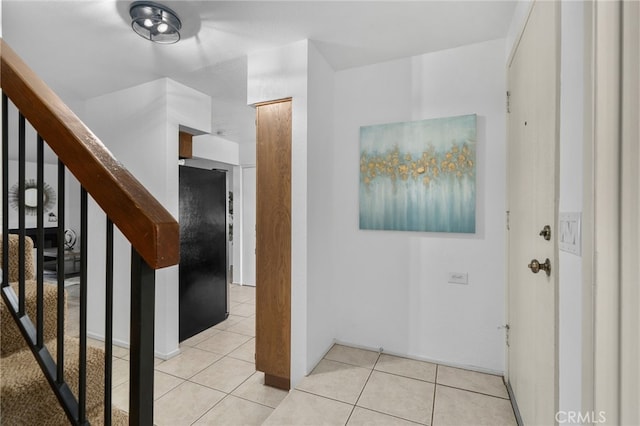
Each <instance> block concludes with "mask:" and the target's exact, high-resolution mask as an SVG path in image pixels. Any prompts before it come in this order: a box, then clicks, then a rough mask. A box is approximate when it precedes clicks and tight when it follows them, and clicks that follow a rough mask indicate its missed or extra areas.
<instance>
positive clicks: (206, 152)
mask: <svg viewBox="0 0 640 426" xmlns="http://www.w3.org/2000/svg"><path fill="white" fill-rule="evenodd" d="M192 154H193V156H194V157H200V158H206V159H208V160H213V161H219V162H221V163H227V164H233V165H239V164H240V146H239V145H238V144H237V143H236V142H233V141H230V140H227V139H224V138H221V137H219V136H213V135H200V136H194V137H193V150H192Z"/></svg>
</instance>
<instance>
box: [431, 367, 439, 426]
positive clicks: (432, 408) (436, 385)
mask: <svg viewBox="0 0 640 426" xmlns="http://www.w3.org/2000/svg"><path fill="white" fill-rule="evenodd" d="M439 367H440V365H439V364H436V375H435V377H434V378H433V380H434V382H435V383H434V384H433V401H432V402H431V421H430V422H429V425H431V426H433V417H434V416H435V415H436V389H437V388H438V368H439Z"/></svg>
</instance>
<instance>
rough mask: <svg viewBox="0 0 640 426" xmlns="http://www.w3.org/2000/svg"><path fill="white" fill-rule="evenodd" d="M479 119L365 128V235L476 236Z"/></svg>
mask: <svg viewBox="0 0 640 426" xmlns="http://www.w3.org/2000/svg"><path fill="white" fill-rule="evenodd" d="M476 121H477V119H476V115H475V114H472V115H463V116H458V117H446V118H436V119H429V120H421V121H410V122H404V123H392V124H381V125H375V126H363V127H361V128H360V229H376V230H391V231H422V232H455V233H475V231H476Z"/></svg>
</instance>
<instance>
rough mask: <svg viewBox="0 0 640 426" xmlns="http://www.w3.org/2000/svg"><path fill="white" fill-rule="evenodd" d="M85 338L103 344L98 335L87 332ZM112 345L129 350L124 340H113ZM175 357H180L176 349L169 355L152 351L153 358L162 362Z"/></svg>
mask: <svg viewBox="0 0 640 426" xmlns="http://www.w3.org/2000/svg"><path fill="white" fill-rule="evenodd" d="M87 337H90V338H92V339H95V340H100V341H101V342H104V336H103V335H100V334H95V333H91V332H89V331H87ZM113 345H114V346H119V347H121V348H125V349H130V346H129V342H125V341H124V340H119V339H113ZM177 355H180V348H177V349H175V350H173V351H171V352H169V353H163V352H157V351H154V352H153V356H154V357H156V358H160V359H162V360H165V361H166V360H168V359H171V358H173V357H175V356H177Z"/></svg>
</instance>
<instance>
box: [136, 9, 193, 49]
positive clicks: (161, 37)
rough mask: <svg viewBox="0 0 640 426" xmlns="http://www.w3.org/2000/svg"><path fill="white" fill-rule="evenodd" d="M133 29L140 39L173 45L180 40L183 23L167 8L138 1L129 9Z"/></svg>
mask: <svg viewBox="0 0 640 426" xmlns="http://www.w3.org/2000/svg"><path fill="white" fill-rule="evenodd" d="M129 15H131V28H133V31H135V32H136V33H137V34H138V35H139V36H140V37H143V38H145V39H147V40H150V41H153V42H155V43H162V44H172V43H176V42H177V41H178V40H180V29H181V28H182V23H181V22H180V19H179V18H178V16H177V15H176V14H175V12H173V11H172V10H171V9H169V8H168V7H166V6H163V5H161V4H158V3H153V2H149V1H137V2H134V3H132V4H131V7H130V8H129Z"/></svg>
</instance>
